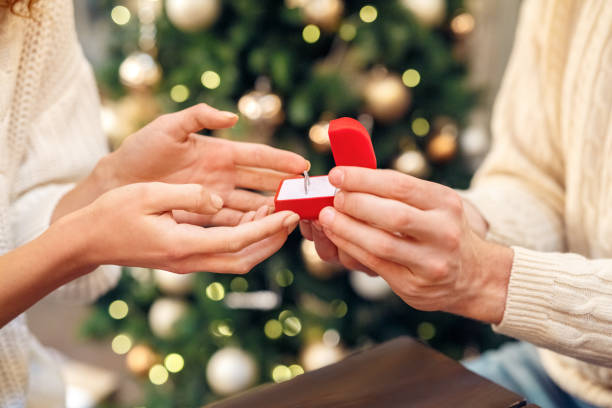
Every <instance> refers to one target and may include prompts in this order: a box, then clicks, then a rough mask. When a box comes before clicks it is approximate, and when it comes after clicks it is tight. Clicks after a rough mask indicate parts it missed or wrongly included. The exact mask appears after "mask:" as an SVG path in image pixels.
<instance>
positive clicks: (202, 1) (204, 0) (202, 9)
mask: <svg viewBox="0 0 612 408" xmlns="http://www.w3.org/2000/svg"><path fill="white" fill-rule="evenodd" d="M220 11H221V6H220V4H219V0H166V14H167V15H168V18H169V19H170V21H171V22H172V24H174V25H175V26H177V27H178V28H180V29H181V30H185V31H196V30H202V29H204V28H207V27H209V26H210V25H212V24H213V23H214V22H215V21H216V20H217V17H218V16H219V12H220Z"/></svg>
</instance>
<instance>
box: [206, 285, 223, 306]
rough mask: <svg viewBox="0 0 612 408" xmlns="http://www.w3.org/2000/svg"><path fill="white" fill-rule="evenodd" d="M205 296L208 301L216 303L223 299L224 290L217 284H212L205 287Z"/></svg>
mask: <svg viewBox="0 0 612 408" xmlns="http://www.w3.org/2000/svg"><path fill="white" fill-rule="evenodd" d="M206 296H207V297H208V298H209V299H210V300H214V301H215V302H218V301H219V300H222V299H223V298H224V297H225V289H224V288H223V285H221V284H220V283H219V282H213V283H211V284H210V285H208V286H207V287H206Z"/></svg>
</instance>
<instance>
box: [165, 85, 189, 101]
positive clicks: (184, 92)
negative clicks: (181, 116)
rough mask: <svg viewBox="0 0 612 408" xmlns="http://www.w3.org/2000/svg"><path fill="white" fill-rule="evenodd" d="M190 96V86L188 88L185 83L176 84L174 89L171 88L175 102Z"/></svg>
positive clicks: (171, 97) (171, 95) (171, 96)
mask: <svg viewBox="0 0 612 408" xmlns="http://www.w3.org/2000/svg"><path fill="white" fill-rule="evenodd" d="M187 98H189V88H187V87H186V86H185V85H183V84H179V85H174V86H173V87H172V89H170V99H172V100H173V101H174V102H178V103H181V102H185V101H186V100H187Z"/></svg>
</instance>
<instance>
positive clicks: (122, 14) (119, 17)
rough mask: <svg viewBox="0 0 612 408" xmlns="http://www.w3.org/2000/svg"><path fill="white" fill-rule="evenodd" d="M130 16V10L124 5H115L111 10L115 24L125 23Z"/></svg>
mask: <svg viewBox="0 0 612 408" xmlns="http://www.w3.org/2000/svg"><path fill="white" fill-rule="evenodd" d="M131 17H132V14H131V13H130V10H129V9H128V8H127V7H125V6H115V7H113V9H112V10H111V19H112V20H113V22H114V23H115V24H117V25H126V24H127V23H129V22H130V18H131Z"/></svg>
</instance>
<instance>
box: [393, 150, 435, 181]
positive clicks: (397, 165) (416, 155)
mask: <svg viewBox="0 0 612 408" xmlns="http://www.w3.org/2000/svg"><path fill="white" fill-rule="evenodd" d="M393 168H394V169H395V170H397V171H401V172H402V173H405V174H409V175H411V176H414V177H418V178H425V177H427V176H428V175H429V165H428V164H427V159H426V158H425V156H423V153H421V152H420V151H419V150H416V149H413V150H407V151H405V152H404V153H402V154H401V155H399V156H398V158H397V159H395V161H394V162H393Z"/></svg>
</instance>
